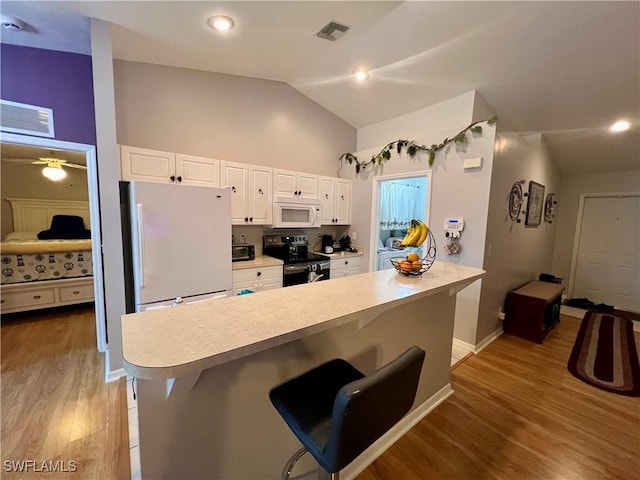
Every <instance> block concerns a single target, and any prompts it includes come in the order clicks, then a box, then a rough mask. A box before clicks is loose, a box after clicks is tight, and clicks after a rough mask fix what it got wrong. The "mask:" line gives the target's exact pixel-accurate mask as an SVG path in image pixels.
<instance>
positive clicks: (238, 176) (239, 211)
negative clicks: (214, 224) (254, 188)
mask: <svg viewBox="0 0 640 480" xmlns="http://www.w3.org/2000/svg"><path fill="white" fill-rule="evenodd" d="M220 173H221V175H220V176H221V179H220V180H221V185H222V186H223V187H228V188H230V189H231V223H232V224H234V225H245V224H246V223H247V222H246V221H245V218H248V214H247V189H246V185H247V166H246V165H243V164H241V163H233V162H225V161H222V162H221V163H220Z"/></svg>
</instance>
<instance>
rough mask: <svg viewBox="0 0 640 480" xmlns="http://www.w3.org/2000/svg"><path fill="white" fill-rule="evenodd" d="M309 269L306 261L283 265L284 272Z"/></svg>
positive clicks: (299, 271) (298, 271) (297, 271)
mask: <svg viewBox="0 0 640 480" xmlns="http://www.w3.org/2000/svg"><path fill="white" fill-rule="evenodd" d="M307 270H309V265H308V264H306V263H299V264H297V265H285V266H284V274H285V275H286V274H287V273H302V272H306V271H307Z"/></svg>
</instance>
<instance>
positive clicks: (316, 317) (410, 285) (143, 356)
mask: <svg viewBox="0 0 640 480" xmlns="http://www.w3.org/2000/svg"><path fill="white" fill-rule="evenodd" d="M243 263H249V262H243ZM484 274H485V271H484V270H481V269H479V268H473V267H466V266H460V265H455V264H451V263H444V262H435V263H434V264H433V266H432V267H431V269H430V270H429V271H428V272H426V273H425V274H424V275H422V276H404V275H401V274H399V273H397V272H396V271H395V270H383V271H379V272H369V273H363V274H360V275H353V276H348V277H344V278H336V279H332V280H329V281H326V282H316V283H308V284H303V285H296V286H293V287H287V288H279V289H275V290H267V291H263V292H259V293H255V294H252V295H241V296H236V297H230V298H223V299H219V300H211V301H205V302H201V303H197V304H188V305H182V306H180V307H176V308H166V309H161V310H155V311H150V312H141V313H133V314H129V315H123V316H122V344H123V345H122V347H123V357H124V360H125V371H126V372H127V373H129V374H130V375H133V376H134V377H139V378H147V379H162V378H173V377H179V376H183V375H187V374H189V373H194V372H198V371H201V370H204V369H206V368H209V367H213V366H216V365H220V364H222V363H225V362H229V361H232V360H235V359H238V358H241V357H244V356H247V355H251V354H252V353H255V352H259V351H263V350H267V349H269V348H272V347H274V346H277V345H281V344H284V343H287V342H290V341H293V340H297V339H300V338H303V337H305V336H309V335H313V334H314V333H317V332H321V331H324V330H327V329H329V328H333V327H336V326H338V325H342V324H345V323H347V322H352V321H355V320H360V319H365V320H366V319H373V318H375V317H376V316H378V315H379V314H380V313H382V312H384V311H385V310H388V309H390V308H393V307H395V306H399V305H401V304H404V303H408V302H412V301H414V300H417V299H419V298H422V297H426V296H429V295H434V294H436V293H440V292H442V291H447V290H449V289H452V290H450V291H451V293H452V294H453V293H456V292H457V290H458V289H460V288H462V287H464V286H466V285H468V284H470V283H471V282H473V281H474V280H476V279H478V278H481V277H482V276H483V275H484Z"/></svg>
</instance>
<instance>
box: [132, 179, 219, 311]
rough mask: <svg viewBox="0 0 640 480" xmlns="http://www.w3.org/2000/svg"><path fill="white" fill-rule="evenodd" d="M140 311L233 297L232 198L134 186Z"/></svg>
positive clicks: (202, 190) (204, 190)
mask: <svg viewBox="0 0 640 480" xmlns="http://www.w3.org/2000/svg"><path fill="white" fill-rule="evenodd" d="M129 207H130V216H131V253H132V267H133V291H134V297H135V310H136V312H142V311H146V310H152V309H156V308H166V307H175V306H179V305H182V304H186V303H195V302H201V301H205V300H211V299H215V298H222V297H228V296H231V292H232V285H231V284H232V279H231V192H230V191H229V190H228V189H222V188H209V187H195V186H187V185H173V184H166V185H165V184H161V183H148V182H131V183H130V184H129Z"/></svg>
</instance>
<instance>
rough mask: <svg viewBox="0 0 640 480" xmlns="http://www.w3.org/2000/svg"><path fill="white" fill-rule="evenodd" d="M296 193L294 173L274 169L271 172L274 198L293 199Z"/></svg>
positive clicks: (295, 176)
mask: <svg viewBox="0 0 640 480" xmlns="http://www.w3.org/2000/svg"><path fill="white" fill-rule="evenodd" d="M296 191H297V175H296V172H291V171H289V170H279V169H275V170H274V171H273V194H274V196H276V197H295V196H297V195H296V194H295V192H296Z"/></svg>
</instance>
